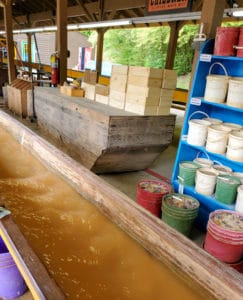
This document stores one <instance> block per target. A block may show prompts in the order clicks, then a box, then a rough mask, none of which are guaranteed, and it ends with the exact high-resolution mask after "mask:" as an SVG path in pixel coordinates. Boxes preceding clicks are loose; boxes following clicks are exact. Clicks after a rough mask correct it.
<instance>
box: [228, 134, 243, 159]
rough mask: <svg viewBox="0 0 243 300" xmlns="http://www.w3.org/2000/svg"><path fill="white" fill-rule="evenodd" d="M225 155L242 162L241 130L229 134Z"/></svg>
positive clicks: (242, 139)
mask: <svg viewBox="0 0 243 300" xmlns="http://www.w3.org/2000/svg"><path fill="white" fill-rule="evenodd" d="M226 157H227V158H229V159H231V160H234V161H238V162H243V131H232V132H231V133H230V134H229V141H228V148H227V152H226Z"/></svg>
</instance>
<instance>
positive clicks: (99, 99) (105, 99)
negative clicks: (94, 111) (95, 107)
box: [95, 94, 109, 105]
mask: <svg viewBox="0 0 243 300" xmlns="http://www.w3.org/2000/svg"><path fill="white" fill-rule="evenodd" d="M95 101H96V102H99V103H102V104H106V105H107V104H109V96H104V95H100V94H96V95H95Z"/></svg>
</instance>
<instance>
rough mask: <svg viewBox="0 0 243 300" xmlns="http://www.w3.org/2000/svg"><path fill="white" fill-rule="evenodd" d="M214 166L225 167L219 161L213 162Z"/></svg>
mask: <svg viewBox="0 0 243 300" xmlns="http://www.w3.org/2000/svg"><path fill="white" fill-rule="evenodd" d="M213 164H216V165H219V166H223V164H222V163H221V162H220V161H218V160H213Z"/></svg>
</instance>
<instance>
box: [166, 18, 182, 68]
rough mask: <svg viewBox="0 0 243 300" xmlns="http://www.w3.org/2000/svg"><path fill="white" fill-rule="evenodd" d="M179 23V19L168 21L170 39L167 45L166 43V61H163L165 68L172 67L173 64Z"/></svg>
mask: <svg viewBox="0 0 243 300" xmlns="http://www.w3.org/2000/svg"><path fill="white" fill-rule="evenodd" d="M180 24H181V22H179V21H175V22H169V26H170V41H169V45H168V50H167V57H166V63H165V68H166V69H173V66H174V60H175V53H176V46H177V39H178V34H179V29H180Z"/></svg>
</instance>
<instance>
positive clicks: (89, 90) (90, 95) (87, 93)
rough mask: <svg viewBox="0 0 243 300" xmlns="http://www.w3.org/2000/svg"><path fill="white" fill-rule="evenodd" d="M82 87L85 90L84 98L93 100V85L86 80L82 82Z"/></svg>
mask: <svg viewBox="0 0 243 300" xmlns="http://www.w3.org/2000/svg"><path fill="white" fill-rule="evenodd" d="M82 88H83V89H84V91H85V98H88V99H89V100H95V85H94V84H90V83H87V82H82Z"/></svg>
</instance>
